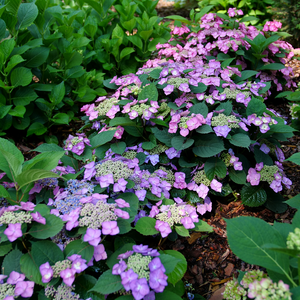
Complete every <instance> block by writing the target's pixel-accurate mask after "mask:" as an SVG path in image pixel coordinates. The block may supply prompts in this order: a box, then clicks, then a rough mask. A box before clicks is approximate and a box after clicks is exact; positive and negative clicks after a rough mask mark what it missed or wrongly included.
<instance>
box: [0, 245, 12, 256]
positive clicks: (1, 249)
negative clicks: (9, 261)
mask: <svg viewBox="0 0 300 300" xmlns="http://www.w3.org/2000/svg"><path fill="white" fill-rule="evenodd" d="M10 250H12V243H11V242H4V243H2V244H1V246H0V257H1V256H4V255H6V254H7V253H8V252H9V251H10Z"/></svg>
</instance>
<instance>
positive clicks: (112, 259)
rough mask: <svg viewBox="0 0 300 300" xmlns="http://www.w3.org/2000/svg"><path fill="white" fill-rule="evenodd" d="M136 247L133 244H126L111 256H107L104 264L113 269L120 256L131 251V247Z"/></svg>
mask: <svg viewBox="0 0 300 300" xmlns="http://www.w3.org/2000/svg"><path fill="white" fill-rule="evenodd" d="M133 245H136V244H135V243H127V244H125V245H124V246H122V247H121V248H119V249H117V250H116V251H115V252H114V253H113V254H112V255H111V256H109V258H108V260H107V262H106V264H107V265H108V267H109V268H111V269H112V268H113V266H114V265H115V264H116V263H118V262H119V259H118V258H117V257H118V256H119V255H120V254H122V253H125V252H127V251H131V250H132V246H133Z"/></svg>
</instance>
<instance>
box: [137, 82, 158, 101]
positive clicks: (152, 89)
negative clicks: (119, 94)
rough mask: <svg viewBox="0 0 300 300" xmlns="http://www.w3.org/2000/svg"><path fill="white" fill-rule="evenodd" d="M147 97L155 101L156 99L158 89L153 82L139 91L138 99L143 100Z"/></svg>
mask: <svg viewBox="0 0 300 300" xmlns="http://www.w3.org/2000/svg"><path fill="white" fill-rule="evenodd" d="M147 98H148V99H149V100H151V101H157V99H158V91H157V88H156V86H155V84H153V83H151V84H149V85H147V86H145V87H144V88H143V89H142V91H141V92H140V93H139V96H138V100H144V99H147Z"/></svg>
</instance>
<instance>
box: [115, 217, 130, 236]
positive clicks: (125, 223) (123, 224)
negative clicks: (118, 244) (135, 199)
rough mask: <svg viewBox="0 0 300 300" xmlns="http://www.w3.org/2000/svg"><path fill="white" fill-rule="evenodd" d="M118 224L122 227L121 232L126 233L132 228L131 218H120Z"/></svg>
mask: <svg viewBox="0 0 300 300" xmlns="http://www.w3.org/2000/svg"><path fill="white" fill-rule="evenodd" d="M117 224H118V227H119V229H120V232H119V234H125V233H127V232H129V231H130V230H131V229H132V227H131V222H130V220H124V219H121V218H119V219H118V220H117Z"/></svg>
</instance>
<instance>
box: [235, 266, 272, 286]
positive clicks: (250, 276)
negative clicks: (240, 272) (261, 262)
mask: <svg viewBox="0 0 300 300" xmlns="http://www.w3.org/2000/svg"><path fill="white" fill-rule="evenodd" d="M263 278H267V275H266V274H264V272H263V271H260V270H252V271H248V272H247V273H246V274H245V275H244V277H243V279H242V280H241V285H242V286H243V287H244V288H245V289H247V288H248V287H249V284H250V283H252V282H254V281H255V280H258V281H260V280H262V279H263Z"/></svg>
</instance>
